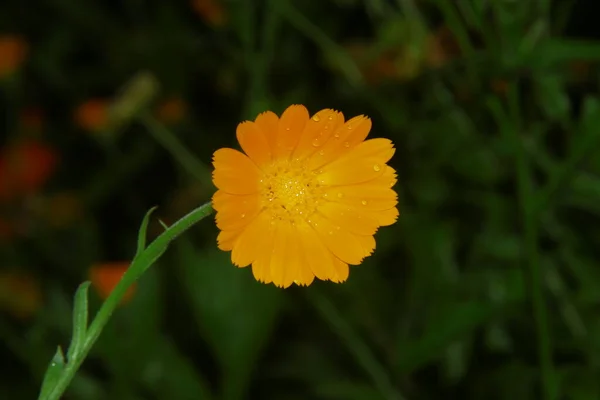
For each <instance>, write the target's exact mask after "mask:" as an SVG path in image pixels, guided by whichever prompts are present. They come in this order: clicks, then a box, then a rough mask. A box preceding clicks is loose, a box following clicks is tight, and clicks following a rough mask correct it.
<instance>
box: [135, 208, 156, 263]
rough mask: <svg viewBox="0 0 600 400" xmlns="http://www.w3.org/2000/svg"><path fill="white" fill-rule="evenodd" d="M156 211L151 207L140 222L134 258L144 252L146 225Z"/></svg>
mask: <svg viewBox="0 0 600 400" xmlns="http://www.w3.org/2000/svg"><path fill="white" fill-rule="evenodd" d="M156 209H157V207H152V208H151V209H149V210H148V212H147V213H146V215H145V216H144V219H143V220H142V225H141V226H140V230H139V232H138V244H137V252H136V253H135V256H136V257H137V256H139V255H140V254H142V251H144V249H145V248H146V231H147V230H148V224H149V223H150V215H152V213H153V212H154V210H156Z"/></svg>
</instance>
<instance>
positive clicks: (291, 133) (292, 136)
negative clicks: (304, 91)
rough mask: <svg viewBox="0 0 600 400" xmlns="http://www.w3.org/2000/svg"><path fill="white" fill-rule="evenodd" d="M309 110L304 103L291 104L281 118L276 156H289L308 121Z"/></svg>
mask: <svg viewBox="0 0 600 400" xmlns="http://www.w3.org/2000/svg"><path fill="white" fill-rule="evenodd" d="M308 117H309V116H308V110H307V109H306V107H304V106H303V105H298V104H294V105H292V106H289V107H288V108H287V109H286V110H285V111H284V112H283V114H281V118H280V119H279V127H278V131H277V149H276V151H275V153H276V156H275V157H276V158H288V157H289V156H290V154H292V152H293V151H294V148H295V147H296V145H297V144H298V141H299V140H300V136H301V135H302V132H303V131H304V127H305V126H306V123H307V122H308Z"/></svg>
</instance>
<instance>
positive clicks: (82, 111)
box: [74, 99, 109, 131]
mask: <svg viewBox="0 0 600 400" xmlns="http://www.w3.org/2000/svg"><path fill="white" fill-rule="evenodd" d="M108 107H109V103H108V101H107V100H104V99H91V100H88V101H86V102H85V103H83V104H81V105H80V106H79V107H77V109H76V110H75V116H74V119H75V123H76V124H77V126H79V127H80V128H82V129H85V130H87V131H99V130H102V129H103V128H104V127H106V125H107V123H108Z"/></svg>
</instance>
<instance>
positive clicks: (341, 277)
mask: <svg viewBox="0 0 600 400" xmlns="http://www.w3.org/2000/svg"><path fill="white" fill-rule="evenodd" d="M333 266H334V267H335V272H336V275H335V277H334V278H332V279H331V281H332V282H335V283H342V282H345V281H346V280H347V279H348V275H349V274H350V268H349V267H348V264H346V263H345V262H343V261H342V260H340V259H339V258H335V257H334V258H333Z"/></svg>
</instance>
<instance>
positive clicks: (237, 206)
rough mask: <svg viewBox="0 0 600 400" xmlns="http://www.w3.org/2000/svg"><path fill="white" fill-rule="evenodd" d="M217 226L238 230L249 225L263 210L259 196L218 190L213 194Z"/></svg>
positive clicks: (222, 228) (223, 228)
mask: <svg viewBox="0 0 600 400" xmlns="http://www.w3.org/2000/svg"><path fill="white" fill-rule="evenodd" d="M213 207H214V209H215V210H217V215H216V217H215V219H216V222H217V227H218V228H219V229H221V230H238V229H241V228H243V227H245V226H246V225H248V224H249V223H250V222H251V221H252V220H253V219H254V217H256V216H257V215H258V213H259V212H260V210H261V206H260V198H259V196H256V195H253V194H250V195H231V194H228V193H225V192H223V191H221V190H217V191H216V192H215V194H214V195H213Z"/></svg>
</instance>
